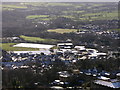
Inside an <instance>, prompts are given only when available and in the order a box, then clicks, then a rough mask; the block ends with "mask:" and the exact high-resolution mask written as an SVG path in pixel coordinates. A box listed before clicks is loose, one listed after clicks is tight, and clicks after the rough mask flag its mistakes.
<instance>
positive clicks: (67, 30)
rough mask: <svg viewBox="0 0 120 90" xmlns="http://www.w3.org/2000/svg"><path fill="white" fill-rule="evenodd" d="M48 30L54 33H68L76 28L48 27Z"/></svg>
mask: <svg viewBox="0 0 120 90" xmlns="http://www.w3.org/2000/svg"><path fill="white" fill-rule="evenodd" d="M47 31H48V32H56V33H61V34H63V33H70V32H76V31H77V29H49V30H47Z"/></svg>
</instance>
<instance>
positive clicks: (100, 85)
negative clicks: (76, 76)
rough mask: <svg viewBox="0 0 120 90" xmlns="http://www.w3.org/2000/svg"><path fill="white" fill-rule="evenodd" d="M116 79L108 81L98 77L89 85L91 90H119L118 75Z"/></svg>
mask: <svg viewBox="0 0 120 90" xmlns="http://www.w3.org/2000/svg"><path fill="white" fill-rule="evenodd" d="M116 76H117V78H115V79H110V78H107V77H104V76H100V77H98V80H95V81H93V82H92V83H91V90H96V89H101V90H120V73H118V74H116Z"/></svg>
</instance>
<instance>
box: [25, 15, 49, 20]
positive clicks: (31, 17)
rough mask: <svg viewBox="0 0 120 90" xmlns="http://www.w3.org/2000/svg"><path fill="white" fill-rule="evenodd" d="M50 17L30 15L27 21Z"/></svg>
mask: <svg viewBox="0 0 120 90" xmlns="http://www.w3.org/2000/svg"><path fill="white" fill-rule="evenodd" d="M48 17H49V15H29V16H27V17H26V19H37V18H48Z"/></svg>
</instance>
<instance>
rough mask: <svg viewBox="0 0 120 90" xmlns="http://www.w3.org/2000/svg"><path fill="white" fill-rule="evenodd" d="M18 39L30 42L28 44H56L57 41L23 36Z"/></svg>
mask: <svg viewBox="0 0 120 90" xmlns="http://www.w3.org/2000/svg"><path fill="white" fill-rule="evenodd" d="M20 38H22V39H24V40H26V41H30V42H45V43H47V42H56V41H58V40H56V39H43V38H39V37H29V36H24V35H21V36H20Z"/></svg>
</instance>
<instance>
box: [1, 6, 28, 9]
mask: <svg viewBox="0 0 120 90" xmlns="http://www.w3.org/2000/svg"><path fill="white" fill-rule="evenodd" d="M2 7H3V8H21V9H23V8H27V6H22V5H21V6H20V5H19V6H18V5H2Z"/></svg>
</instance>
